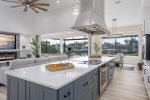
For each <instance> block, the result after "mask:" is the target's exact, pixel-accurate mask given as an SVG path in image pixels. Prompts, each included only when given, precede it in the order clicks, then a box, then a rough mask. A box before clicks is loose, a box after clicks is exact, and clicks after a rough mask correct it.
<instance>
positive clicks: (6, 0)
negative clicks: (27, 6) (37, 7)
mask: <svg viewBox="0 0 150 100" xmlns="http://www.w3.org/2000/svg"><path fill="white" fill-rule="evenodd" d="M2 1H5V2H11V3H20V2H17V1H10V0H2Z"/></svg>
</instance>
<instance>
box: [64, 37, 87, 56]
mask: <svg viewBox="0 0 150 100" xmlns="http://www.w3.org/2000/svg"><path fill="white" fill-rule="evenodd" d="M64 47H65V53H66V54H71V56H87V55H88V39H86V40H84V39H83V40H82V39H81V40H74V39H72V40H65V46H64Z"/></svg>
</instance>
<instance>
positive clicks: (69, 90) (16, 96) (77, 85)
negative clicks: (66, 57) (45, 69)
mask: <svg viewBox="0 0 150 100" xmlns="http://www.w3.org/2000/svg"><path fill="white" fill-rule="evenodd" d="M110 62H113V60H112V59H111V60H108V61H107V62H105V63H104V64H106V63H110ZM110 65H111V64H110ZM84 67H85V66H84ZM110 67H111V69H113V68H112V66H110ZM91 68H92V66H91ZM24 70H25V69H24ZM75 70H80V71H81V72H82V70H81V69H74V70H73V71H71V72H72V73H71V74H72V75H74V74H75V73H77V72H74V71H75ZM85 70H86V69H85ZM99 70H100V66H99V67H95V68H94V67H93V68H92V69H91V70H90V71H89V69H88V72H86V73H85V74H83V75H81V76H80V77H77V78H76V79H74V80H73V81H69V82H68V83H66V84H65V85H63V86H61V87H59V88H53V87H48V86H46V85H43V84H40V83H38V82H37V83H36V82H35V81H30V80H28V79H24V78H23V77H19V76H18V77H17V76H15V74H16V73H18V72H16V73H15V71H14V72H8V73H7V74H8V76H7V77H8V78H7V80H8V81H7V82H8V88H7V89H8V92H7V93H8V94H7V95H8V98H7V100H97V99H98V98H99V96H100V72H99ZM21 71H23V70H21ZM28 71H29V70H28ZM36 71H37V70H36ZM83 71H84V70H83ZM110 72H111V70H110ZM13 73H15V74H13ZM54 73H55V72H54ZM63 73H65V75H68V74H69V75H70V73H68V72H67V71H64V72H63ZM78 73H79V72H78ZM28 74H30V73H28ZM28 74H26V75H28ZM36 74H37V73H36ZM44 74H45V73H44ZM57 74H58V72H57ZM75 75H76V74H75ZM61 76H62V75H61ZM111 76H112V74H111ZM24 77H25V75H24ZM54 77H55V76H54ZM62 77H64V76H62ZM72 77H73V76H72ZM72 77H71V78H72ZM43 78H44V77H43ZM64 81H65V80H64ZM60 82H61V81H60ZM62 83H63V81H62ZM63 84H64V83H63Z"/></svg>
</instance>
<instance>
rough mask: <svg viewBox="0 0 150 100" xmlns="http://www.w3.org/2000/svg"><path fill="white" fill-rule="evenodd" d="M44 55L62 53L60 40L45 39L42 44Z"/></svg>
mask: <svg viewBox="0 0 150 100" xmlns="http://www.w3.org/2000/svg"><path fill="white" fill-rule="evenodd" d="M41 51H42V53H47V54H57V53H60V40H54V39H43V40H42V43H41Z"/></svg>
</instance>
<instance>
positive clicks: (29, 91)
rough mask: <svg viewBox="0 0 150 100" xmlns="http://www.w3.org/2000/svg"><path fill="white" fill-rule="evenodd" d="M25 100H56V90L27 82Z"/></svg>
mask: <svg viewBox="0 0 150 100" xmlns="http://www.w3.org/2000/svg"><path fill="white" fill-rule="evenodd" d="M26 100H57V92H56V90H53V89H50V88H48V87H44V86H41V85H38V84H35V83H31V82H27V83H26Z"/></svg>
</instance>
